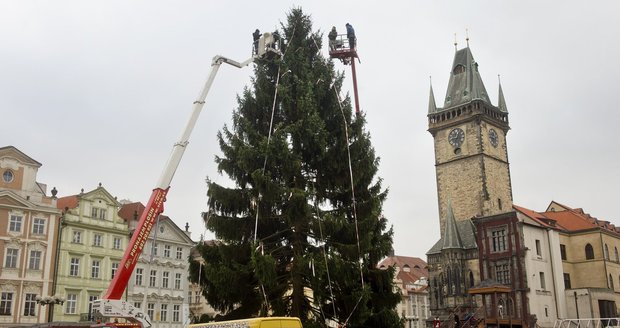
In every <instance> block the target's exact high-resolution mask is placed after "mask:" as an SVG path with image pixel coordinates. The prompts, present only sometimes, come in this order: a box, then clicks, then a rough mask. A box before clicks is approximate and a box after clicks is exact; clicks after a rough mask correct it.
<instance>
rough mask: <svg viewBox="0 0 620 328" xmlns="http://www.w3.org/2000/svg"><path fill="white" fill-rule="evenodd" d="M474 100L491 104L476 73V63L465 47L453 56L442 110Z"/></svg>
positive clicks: (478, 74)
mask: <svg viewBox="0 0 620 328" xmlns="http://www.w3.org/2000/svg"><path fill="white" fill-rule="evenodd" d="M474 99H481V100H483V101H485V102H487V103H488V104H491V100H490V99H489V95H488V94H487V91H486V89H485V87H484V83H482V78H481V77H480V73H479V72H478V63H477V62H476V61H475V60H474V56H473V55H472V54H471V50H469V47H466V48H463V49H461V50H457V52H456V53H455V54H454V62H453V63H452V71H451V72H450V81H449V82H448V91H447V92H446V99H445V102H444V108H450V107H454V106H458V105H462V104H465V103H468V102H470V101H472V100H474Z"/></svg>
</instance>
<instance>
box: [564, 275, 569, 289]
mask: <svg viewBox="0 0 620 328" xmlns="http://www.w3.org/2000/svg"><path fill="white" fill-rule="evenodd" d="M564 288H565V289H570V274H568V273H565V274H564Z"/></svg>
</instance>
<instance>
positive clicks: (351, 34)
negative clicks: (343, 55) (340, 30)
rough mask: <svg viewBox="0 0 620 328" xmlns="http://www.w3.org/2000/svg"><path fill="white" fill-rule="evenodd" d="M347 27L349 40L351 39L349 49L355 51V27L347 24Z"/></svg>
mask: <svg viewBox="0 0 620 328" xmlns="http://www.w3.org/2000/svg"><path fill="white" fill-rule="evenodd" d="M345 26H346V27H347V39H349V48H351V49H354V48H355V41H356V40H355V30H354V29H353V26H351V24H349V23H347V24H346V25H345Z"/></svg>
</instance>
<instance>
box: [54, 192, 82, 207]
mask: <svg viewBox="0 0 620 328" xmlns="http://www.w3.org/2000/svg"><path fill="white" fill-rule="evenodd" d="M77 206H78V196H77V195H73V196H66V197H61V198H58V200H57V201H56V208H58V209H60V210H63V211H64V210H65V207H66V208H76V207H77Z"/></svg>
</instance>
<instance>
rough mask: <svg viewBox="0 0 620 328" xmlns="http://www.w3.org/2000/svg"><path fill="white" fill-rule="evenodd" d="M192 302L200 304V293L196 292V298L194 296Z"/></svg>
mask: <svg viewBox="0 0 620 328" xmlns="http://www.w3.org/2000/svg"><path fill="white" fill-rule="evenodd" d="M194 303H195V304H200V293H199V292H196V298H195V301H194Z"/></svg>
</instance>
